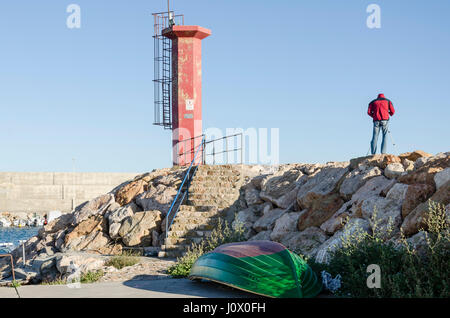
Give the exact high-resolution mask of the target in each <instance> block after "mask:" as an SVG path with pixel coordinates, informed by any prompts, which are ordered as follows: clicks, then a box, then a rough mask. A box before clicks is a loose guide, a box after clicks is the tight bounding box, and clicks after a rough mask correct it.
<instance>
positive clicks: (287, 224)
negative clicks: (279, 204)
mask: <svg viewBox="0 0 450 318" xmlns="http://www.w3.org/2000/svg"><path fill="white" fill-rule="evenodd" d="M301 213H302V212H291V213H285V214H283V215H282V216H281V217H280V218H279V219H278V220H276V222H275V226H274V228H273V230H272V233H271V234H270V239H271V240H272V241H276V242H280V241H281V240H282V238H283V237H284V236H286V235H287V234H288V233H291V232H295V231H297V222H298V218H299V217H300V214H301Z"/></svg>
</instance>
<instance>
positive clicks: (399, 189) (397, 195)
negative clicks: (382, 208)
mask: <svg viewBox="0 0 450 318" xmlns="http://www.w3.org/2000/svg"><path fill="white" fill-rule="evenodd" d="M408 187H409V186H408V185H407V184H403V183H396V184H395V185H394V186H393V187H392V188H391V189H390V190H389V192H388V193H387V195H386V199H392V200H397V201H400V202H403V200H404V199H405V196H406V191H408Z"/></svg>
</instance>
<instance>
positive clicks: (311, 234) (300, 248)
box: [281, 227, 328, 258]
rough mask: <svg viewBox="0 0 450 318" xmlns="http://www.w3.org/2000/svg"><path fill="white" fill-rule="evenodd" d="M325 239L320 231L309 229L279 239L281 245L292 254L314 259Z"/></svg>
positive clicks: (326, 237) (315, 228)
mask: <svg viewBox="0 0 450 318" xmlns="http://www.w3.org/2000/svg"><path fill="white" fill-rule="evenodd" d="M327 239H328V236H327V235H325V233H324V232H323V231H322V230H321V229H319V228H317V227H310V228H307V229H306V230H304V231H302V232H291V233H289V234H287V235H286V236H284V237H283V238H282V239H281V244H283V245H284V246H286V247H287V248H288V249H289V250H291V251H293V252H294V253H298V254H301V255H304V256H306V257H311V258H314V257H315V256H316V254H317V252H318V248H319V246H321V245H322V244H323V243H324V242H325V241H326V240H327Z"/></svg>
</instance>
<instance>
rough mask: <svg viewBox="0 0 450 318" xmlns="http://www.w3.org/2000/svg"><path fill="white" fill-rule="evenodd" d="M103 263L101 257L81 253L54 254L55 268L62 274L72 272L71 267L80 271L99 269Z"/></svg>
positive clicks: (103, 260) (65, 274)
mask: <svg viewBox="0 0 450 318" xmlns="http://www.w3.org/2000/svg"><path fill="white" fill-rule="evenodd" d="M104 263H105V259H104V258H102V257H96V256H95V255H89V254H83V253H79V254H78V253H66V254H61V255H58V256H56V268H57V269H58V271H59V272H60V273H61V274H62V275H63V276H67V275H70V274H72V273H73V268H75V269H76V270H78V271H79V272H80V273H87V272H89V271H95V270H98V269H101V268H102V267H103V265H104Z"/></svg>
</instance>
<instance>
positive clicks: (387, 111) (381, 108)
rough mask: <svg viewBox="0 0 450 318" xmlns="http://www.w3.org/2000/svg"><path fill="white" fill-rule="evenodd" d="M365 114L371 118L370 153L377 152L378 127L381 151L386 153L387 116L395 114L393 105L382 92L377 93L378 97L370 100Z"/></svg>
mask: <svg viewBox="0 0 450 318" xmlns="http://www.w3.org/2000/svg"><path fill="white" fill-rule="evenodd" d="M367 114H369V116H370V117H372V119H373V135H372V142H371V143H370V148H371V151H372V155H374V154H375V153H376V152H377V143H378V135H379V134H380V129H381V131H382V133H383V141H382V142H381V153H386V148H387V134H388V132H389V127H388V126H389V116H393V115H394V114H395V109H394V105H393V104H392V102H391V101H390V100H389V99H387V98H386V97H384V94H378V98H377V99H375V100H373V101H371V102H370V104H369V109H368V111H367Z"/></svg>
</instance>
